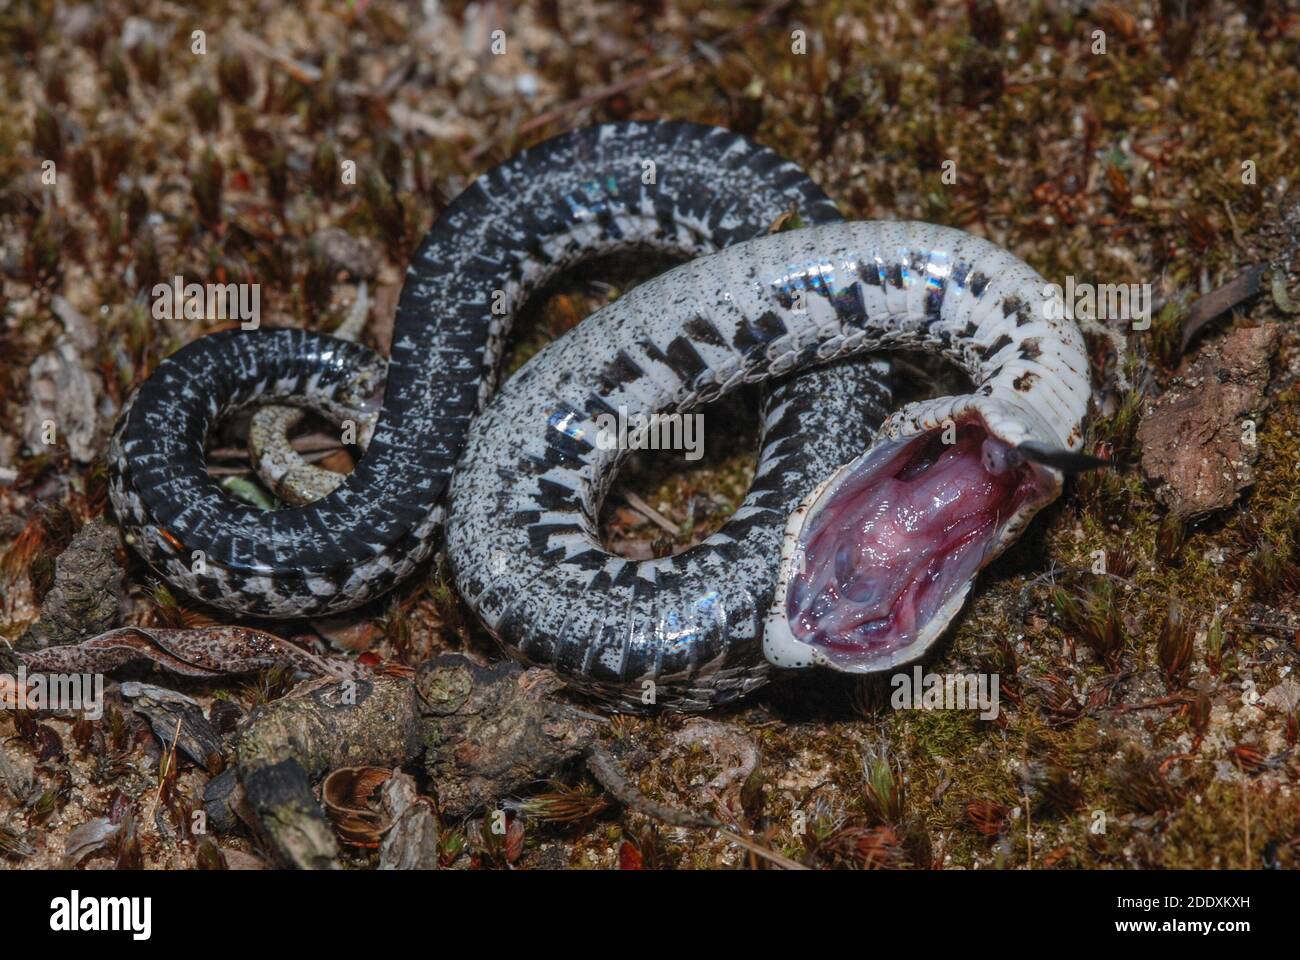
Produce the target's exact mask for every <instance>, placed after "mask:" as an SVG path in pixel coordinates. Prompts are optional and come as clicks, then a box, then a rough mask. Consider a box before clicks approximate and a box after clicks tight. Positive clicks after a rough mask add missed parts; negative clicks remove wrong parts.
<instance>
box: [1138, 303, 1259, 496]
mask: <svg viewBox="0 0 1300 960" xmlns="http://www.w3.org/2000/svg"><path fill="white" fill-rule="evenodd" d="M1277 340H1278V328H1277V326H1276V325H1275V324H1268V325H1265V326H1261V327H1252V328H1246V329H1240V330H1234V331H1232V332H1231V333H1229V334H1227V335H1226V336H1225V337H1224V338H1223V339H1222V340H1221V341H1220V342H1218V343H1215V344H1211V345H1210V346H1207V347H1206V348H1205V349H1204V350H1202V351H1201V352H1200V353H1199V354H1198V355H1197V357H1196V359H1195V360H1194V361H1193V362H1192V363H1191V365H1190V366H1188V367H1186V369H1185V371H1184V372H1183V373H1182V374H1181V375H1180V376H1179V377H1177V378H1176V379H1175V380H1174V381H1173V383H1172V384H1171V385H1170V387H1169V389H1168V390H1166V391H1165V392H1164V393H1163V394H1162V395H1161V396H1160V398H1159V399H1158V400H1156V401H1155V403H1154V404H1151V405H1149V406H1148V408H1147V409H1146V411H1145V412H1144V415H1143V418H1142V422H1141V423H1140V424H1139V425H1138V431H1137V437H1138V440H1139V441H1140V442H1141V444H1142V470H1143V472H1144V473H1145V474H1146V476H1147V478H1148V479H1149V480H1150V481H1152V482H1153V483H1154V484H1155V485H1156V488H1155V493H1156V497H1157V499H1159V500H1160V501H1161V502H1162V503H1163V504H1165V506H1167V507H1168V508H1169V510H1170V511H1171V512H1172V513H1174V514H1175V515H1177V516H1179V517H1182V518H1184V519H1191V518H1193V517H1197V516H1200V515H1203V514H1206V513H1211V512H1213V511H1215V510H1220V509H1222V508H1223V507H1226V506H1228V505H1229V504H1231V503H1232V502H1233V501H1234V500H1236V499H1237V494H1239V493H1240V492H1241V491H1242V490H1244V489H1245V488H1246V487H1249V486H1250V485H1251V484H1252V483H1254V480H1255V476H1254V471H1253V470H1252V464H1253V463H1254V462H1255V459H1256V457H1257V456H1258V454H1259V448H1258V444H1257V443H1256V442H1255V429H1256V427H1257V425H1256V424H1254V423H1253V421H1252V422H1251V423H1247V421H1248V420H1251V418H1252V416H1253V415H1254V414H1257V413H1259V412H1261V411H1262V410H1263V409H1264V407H1265V405H1266V403H1265V398H1264V390H1265V388H1266V387H1267V386H1268V379H1269V359H1270V358H1271V357H1272V355H1273V351H1274V349H1275V348H1276V347H1277Z"/></svg>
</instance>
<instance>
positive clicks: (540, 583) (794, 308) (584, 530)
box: [447, 222, 1091, 709]
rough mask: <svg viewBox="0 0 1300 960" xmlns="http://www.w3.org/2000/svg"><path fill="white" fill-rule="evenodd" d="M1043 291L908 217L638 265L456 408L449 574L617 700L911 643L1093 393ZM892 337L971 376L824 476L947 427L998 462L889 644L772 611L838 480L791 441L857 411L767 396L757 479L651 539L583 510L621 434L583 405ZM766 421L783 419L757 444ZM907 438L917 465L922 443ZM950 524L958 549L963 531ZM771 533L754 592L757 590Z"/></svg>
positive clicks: (667, 404) (507, 627) (604, 480)
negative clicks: (707, 521) (604, 427)
mask: <svg viewBox="0 0 1300 960" xmlns="http://www.w3.org/2000/svg"><path fill="white" fill-rule="evenodd" d="M1044 298H1045V287H1044V281H1043V280H1042V279H1041V278H1040V277H1039V276H1038V275H1037V274H1036V273H1034V271H1033V270H1032V269H1030V268H1029V267H1028V266H1027V265H1026V264H1024V263H1023V262H1022V261H1020V260H1018V259H1016V258H1015V257H1013V256H1012V255H1010V254H1008V253H1006V252H1005V251H1003V250H1001V249H1000V248H998V247H996V246H995V245H993V244H992V243H990V242H988V241H987V240H983V239H980V238H978V237H975V236H972V235H970V234H966V233H963V232H961V231H958V230H954V229H951V228H947V227H940V226H933V225H930V224H923V223H892V222H867V223H839V224H831V225H824V226H818V227H812V228H809V229H807V230H799V231H793V232H789V233H780V234H776V235H773V236H769V237H764V238H761V239H756V240H752V241H750V242H748V243H744V244H741V245H738V246H734V247H730V248H729V249H726V250H723V251H721V252H720V253H717V254H714V255H712V256H708V257H703V258H700V259H697V260H694V261H692V262H691V263H688V264H685V265H683V266H681V267H678V268H676V269H674V270H672V271H670V272H668V273H666V274H663V275H662V276H660V277H657V278H655V279H654V280H651V281H649V282H647V283H645V284H642V285H641V286H639V287H637V288H635V289H634V290H632V291H631V292H630V293H628V294H626V295H625V296H623V297H622V298H621V299H619V300H617V301H616V302H614V303H612V304H610V305H609V306H607V307H605V308H604V309H602V310H600V311H598V312H597V313H595V314H593V315H592V316H591V317H589V318H588V319H587V320H586V321H584V322H583V323H582V324H581V325H580V326H579V327H577V328H575V329H574V330H572V331H570V332H569V333H568V334H567V335H566V336H565V337H563V338H561V339H560V340H558V341H556V342H554V343H552V344H550V345H549V346H548V347H547V348H546V349H544V350H543V351H542V352H541V353H539V354H538V355H537V356H535V357H534V358H533V359H532V360H531V361H530V362H529V363H528V364H526V365H525V366H524V367H523V368H522V369H521V370H520V371H519V372H518V373H517V374H516V375H515V376H514V377H512V378H511V380H510V381H509V382H508V383H506V384H505V385H504V386H503V388H502V390H501V392H500V393H499V394H497V396H496V397H495V398H494V400H493V402H492V403H491V404H490V405H489V407H488V408H487V410H485V411H484V413H483V414H482V416H481V417H479V418H478V419H477V420H476V421H475V423H474V425H473V426H472V427H471V430H470V438H469V442H468V445H467V447H466V451H465V455H464V458H463V460H462V463H461V466H460V468H459V469H458V470H457V472H456V474H455V475H454V476H453V479H452V485H451V494H450V500H449V510H450V519H449V523H448V532H447V552H448V556H449V558H450V560H451V563H452V566H453V567H454V569H455V573H456V583H457V587H458V588H459V590H460V591H461V593H462V595H463V596H464V598H465V599H466V600H467V601H468V602H469V604H470V605H471V606H472V607H473V608H474V609H475V610H476V611H477V613H478V614H479V616H480V617H481V618H482V620H483V622H484V623H485V624H486V625H487V626H488V628H489V629H490V630H491V631H492V632H493V633H494V634H496V635H497V636H498V637H499V638H500V639H501V640H502V641H503V642H505V643H507V644H510V645H511V646H514V647H517V648H518V649H519V650H520V651H521V652H522V653H523V654H524V655H525V656H526V657H527V658H529V659H530V660H534V661H539V662H544V663H549V664H553V665H554V666H555V668H556V669H557V670H558V671H560V672H561V673H563V674H565V675H567V676H570V677H573V678H576V679H575V682H577V683H578V684H579V685H585V686H586V687H587V688H588V689H589V690H590V691H591V692H592V693H594V694H595V695H597V696H599V697H602V698H604V699H607V700H614V701H616V702H617V701H620V700H624V701H625V700H626V699H627V698H629V697H631V698H635V696H636V695H637V694H639V693H641V692H643V691H645V690H647V689H649V690H652V692H653V695H654V697H655V699H656V702H658V703H661V704H662V703H665V702H667V703H669V704H671V705H673V706H677V707H682V708H686V709H689V708H694V707H701V706H708V705H711V704H714V703H717V702H720V701H723V700H726V699H728V698H731V697H734V696H737V695H739V694H742V693H744V692H745V691H747V690H749V689H752V688H753V687H754V686H756V685H758V684H760V683H762V682H763V680H764V678H765V676H766V672H767V668H768V661H770V662H771V663H774V664H777V665H780V666H787V667H800V666H807V665H809V664H810V663H822V664H825V665H828V666H837V667H839V668H841V669H850V670H853V669H864V670H868V669H869V670H878V669H884V668H888V667H890V666H893V665H896V664H897V663H901V662H904V661H906V660H908V659H914V658H915V657H916V656H917V655H918V654H919V653H920V652H922V651H924V649H925V648H927V647H928V646H929V645H930V644H931V643H932V642H933V640H934V639H935V638H936V637H937V636H938V634H939V633H941V632H942V630H943V628H944V627H945V626H946V625H947V624H948V623H949V621H951V619H952V617H953V616H954V615H955V613H956V611H957V609H958V608H959V607H960V605H961V602H962V600H963V598H964V597H965V595H966V592H967V591H968V590H969V587H970V581H971V577H972V576H973V573H974V572H975V570H977V569H978V568H979V566H982V565H983V564H985V563H987V562H988V561H989V560H990V559H992V557H994V556H996V555H997V553H998V552H1000V550H1001V549H1002V548H1003V547H1004V546H1005V545H1006V544H1007V543H1009V542H1010V541H1011V540H1012V539H1014V537H1015V536H1016V535H1017V534H1018V533H1019V531H1020V530H1021V529H1022V528H1023V526H1024V524H1025V523H1027V522H1028V520H1029V519H1030V517H1032V516H1033V514H1034V513H1035V512H1036V511H1037V510H1038V509H1039V508H1041V507H1042V506H1043V505H1044V504H1045V503H1046V502H1048V501H1050V500H1051V499H1053V498H1054V497H1055V496H1056V495H1057V493H1059V490H1060V486H1061V482H1062V475H1061V473H1060V472H1059V471H1058V470H1056V469H1054V468H1053V467H1049V466H1044V465H1041V464H1037V463H1030V462H1028V461H1026V460H1025V459H1024V458H1023V457H1022V456H1021V455H1020V454H1019V453H1018V452H1017V451H1020V450H1033V449H1039V448H1048V449H1054V450H1065V451H1073V450H1078V449H1079V447H1080V446H1081V445H1082V439H1083V435H1082V427H1081V424H1082V419H1083V416H1084V414H1085V411H1086V407H1087V403H1088V399H1089V395H1090V392H1091V391H1090V386H1089V372H1088V365H1087V358H1086V355H1085V352H1084V346H1083V341H1082V337H1081V336H1080V334H1079V331H1078V330H1077V328H1076V327H1075V326H1074V324H1073V322H1072V321H1069V320H1064V319H1060V318H1059V315H1060V313H1061V311H1059V310H1052V309H1045V306H1047V307H1050V306H1051V305H1050V304H1047V303H1045V299H1044ZM900 348H904V349H914V350H924V351H930V352H939V353H942V354H944V355H946V356H948V357H950V358H951V359H952V360H954V361H955V362H956V363H957V364H959V365H960V366H961V367H962V368H964V369H965V370H966V371H967V372H968V373H969V375H970V376H971V378H972V379H973V380H974V382H975V385H976V389H975V392H974V393H973V394H971V395H969V396H964V397H947V398H940V399H935V400H927V401H923V402H920V403H916V404H912V405H909V406H907V407H905V408H904V409H902V410H900V411H898V412H896V413H894V414H893V415H892V416H891V417H890V418H889V420H888V421H887V422H886V424H885V426H884V428H883V430H882V431H881V436H880V439H879V440H878V441H877V443H876V445H875V446H874V447H873V448H872V452H869V453H867V454H865V455H864V459H863V460H862V461H859V462H857V463H851V464H848V465H847V466H846V467H844V468H843V470H842V471H841V474H837V476H841V475H842V474H844V473H846V472H847V473H848V474H852V473H853V472H854V470H855V469H859V467H860V464H861V463H862V462H868V463H869V464H870V463H872V462H874V461H871V458H872V456H873V455H874V456H875V457H876V459H877V460H879V458H880V456H881V454H880V451H887V452H890V456H893V455H894V454H893V452H892V451H896V450H902V449H903V448H904V447H905V446H906V445H907V444H908V443H913V442H914V441H915V438H920V437H924V436H926V435H927V434H929V433H931V432H934V431H940V432H942V431H943V430H944V429H945V428H950V429H951V430H952V431H953V437H954V441H955V443H954V450H960V449H962V444H963V443H966V444H967V445H968V446H970V447H971V449H972V451H973V464H974V466H973V468H971V469H974V470H980V469H982V468H981V466H980V465H981V452H982V453H983V458H984V462H985V463H987V462H989V461H990V458H992V459H994V460H996V461H997V463H996V464H995V465H994V467H993V470H994V473H989V474H987V475H986V477H993V476H995V475H1006V476H1011V477H1013V479H1014V481H1015V482H1014V483H1013V484H1011V485H1010V486H1007V487H1005V488H1002V492H1003V493H1005V494H1006V499H1007V502H1006V505H1005V507H1006V509H1005V513H1001V514H999V515H997V516H995V517H992V518H990V522H986V523H983V524H982V526H981V531H979V532H982V534H983V535H984V540H981V541H980V542H979V551H978V554H977V555H974V556H973V559H972V560H967V559H966V557H965V556H963V557H962V558H961V564H962V565H964V568H963V572H964V574H965V575H964V576H962V577H960V578H959V580H958V581H957V582H955V583H954V585H953V589H952V590H951V591H949V592H946V593H944V594H943V595H942V596H936V597H935V598H934V599H935V609H934V610H933V612H932V613H931V615H930V616H929V618H928V620H927V622H926V623H925V624H923V625H920V626H919V628H918V629H917V631H916V632H915V635H912V636H910V637H909V638H908V643H907V644H906V645H905V646H906V649H889V650H883V651H881V652H880V655H879V656H876V655H874V654H873V655H871V656H867V657H864V658H860V661H859V662H858V663H856V664H845V663H843V662H840V660H839V658H837V657H836V656H834V655H828V654H826V653H825V652H824V651H823V650H822V649H821V648H820V647H819V646H818V644H816V643H809V642H806V638H805V639H801V638H799V637H797V636H795V635H794V632H793V631H792V629H791V628H790V626H789V624H788V622H787V620H788V618H789V616H790V614H791V612H792V611H791V608H790V607H789V606H788V604H789V603H790V602H791V601H790V599H789V597H788V596H787V592H786V591H787V588H788V587H789V585H790V583H791V581H792V579H793V578H795V577H796V574H797V572H798V571H797V568H798V566H799V564H798V557H797V554H798V553H799V549H798V540H799V535H800V532H801V530H802V528H803V525H804V523H805V521H806V519H807V517H808V515H809V514H810V512H811V511H812V508H813V507H814V506H815V505H816V501H817V499H818V498H819V497H820V496H821V495H822V494H823V493H824V492H825V490H826V488H827V485H828V484H833V482H834V481H827V482H826V483H823V484H822V486H821V487H819V488H818V490H816V491H814V492H813V493H812V494H809V495H808V497H807V498H805V494H807V493H808V488H807V486H806V485H804V481H805V480H806V476H805V475H804V474H801V473H800V464H801V461H802V459H803V457H804V449H803V445H804V444H806V443H810V442H812V441H814V440H815V439H816V438H819V437H821V436H824V435H834V434H837V433H843V432H846V431H849V430H853V429H856V428H857V427H858V426H859V425H856V424H851V423H846V422H845V421H843V420H840V419H837V418H835V417H833V416H832V417H825V416H822V412H821V411H819V410H818V409H817V408H816V404H815V403H814V404H810V405H809V406H808V407H805V408H804V409H803V410H801V411H798V412H792V411H789V410H787V409H783V408H782V407H780V406H778V407H776V408H775V409H773V410H771V411H769V413H768V418H767V426H768V427H769V433H768V435H767V446H766V448H765V450H764V455H763V458H762V460H761V461H760V465H759V468H758V476H757V478H756V481H755V489H754V493H752V494H751V497H750V499H749V500H747V501H746V503H745V505H744V506H742V507H741V508H740V510H738V511H737V513H736V515H735V516H734V518H733V520H732V522H731V524H729V525H728V526H726V527H724V528H723V529H721V530H720V531H718V532H717V533H716V534H714V535H713V536H711V537H709V538H708V539H707V540H705V541H704V542H703V543H701V544H699V545H698V546H696V547H694V548H692V549H688V550H686V551H684V552H682V553H679V554H677V555H675V556H670V557H664V558H662V559H655V560H645V561H633V560H628V559H624V558H622V557H618V556H614V555H612V554H610V553H609V552H608V551H607V550H605V549H604V548H602V546H601V544H600V541H599V539H598V537H597V530H596V518H597V516H598V513H599V509H600V503H601V499H602V497H603V495H604V494H605V492H606V489H607V487H608V484H609V480H610V477H611V476H612V474H613V471H614V469H615V467H616V464H617V462H618V460H619V457H620V455H621V451H619V450H617V449H607V445H605V444H602V443H599V442H597V435H598V431H599V420H598V418H599V416H600V415H601V414H602V413H608V412H609V411H611V410H618V409H620V408H621V409H623V410H626V411H629V412H630V415H638V414H639V415H648V414H650V413H654V412H662V411H673V410H685V409H689V408H691V407H694V406H696V405H698V404H700V403H703V402H706V401H709V400H712V399H715V398H717V397H719V396H721V395H722V394H724V393H726V392H728V391H730V390H732V389H734V388H736V387H738V386H740V385H741V384H743V383H747V382H758V381H764V380H767V379H769V378H772V377H776V376H780V375H782V374H785V373H788V372H790V371H792V370H798V369H802V368H804V367H806V366H810V365H813V364H817V363H820V362H825V361H828V360H833V359H835V358H838V357H844V356H848V355H851V354H856V353H861V352H864V351H873V350H884V349H900ZM792 416H793V417H796V418H797V420H796V422H789V419H788V418H789V417H792ZM778 425H779V426H780V427H781V428H782V433H783V434H784V438H783V439H782V440H780V441H776V442H774V438H773V434H772V432H771V429H772V428H773V427H775V426H778ZM722 429H726V427H725V426H724V427H723V428H722ZM972 431H978V433H976V434H973V435H972V439H971V440H970V441H969V442H967V441H963V440H960V439H959V438H960V437H961V436H964V435H965V434H966V433H971V432H972ZM916 442H919V441H916ZM981 444H982V448H981ZM942 455H943V454H942V453H940V454H939V455H937V456H938V457H942ZM913 456H914V460H915V462H910V463H909V464H908V465H907V469H909V470H911V471H912V472H913V474H916V473H919V472H920V471H922V470H923V468H924V466H925V464H921V465H919V466H918V465H917V464H918V463H920V456H921V455H920V454H919V453H918V454H915V455H913ZM1012 468H1014V469H1018V470H1021V471H1023V473H1022V474H1010V473H1007V471H1008V470H1009V469H1012ZM900 469H901V468H900ZM963 469H965V468H963ZM969 472H970V470H969V469H968V470H967V473H969ZM904 479H908V477H904ZM990 489H994V488H990ZM801 500H802V501H804V503H803V505H802V506H798V507H797V509H793V508H795V506H796V505H797V504H799V502H800V501H801ZM787 517H791V520H790V524H789V526H790V529H789V531H787V536H786V538H785V540H784V544H783V541H782V533H781V528H783V527H785V526H786V525H787ZM963 537H965V538H966V539H963V540H962V542H961V543H960V544H955V546H954V550H956V549H957V548H958V547H966V546H967V545H968V544H969V543H970V542H971V538H970V537H969V536H967V535H966V534H965V533H963ZM778 554H783V561H782V571H781V577H780V586H779V587H778V590H777V591H776V595H775V597H774V596H773V594H772V593H771V592H770V591H769V590H767V589H766V587H767V584H768V583H769V582H770V575H769V571H770V569H771V564H772V562H773V558H774V557H776V556H777V555H778ZM503 558H508V562H504V561H503ZM965 568H969V569H968V570H966V569H965ZM932 573H933V571H932ZM934 575H935V576H937V575H938V574H937V573H934ZM760 641H764V642H763V644H762V645H765V646H766V652H767V655H768V656H767V661H765V660H764V659H763V658H762V657H761V656H760V654H759V649H760V645H761V644H760ZM649 682H653V684H651V683H649ZM630 706H633V707H634V706H635V703H633V704H630Z"/></svg>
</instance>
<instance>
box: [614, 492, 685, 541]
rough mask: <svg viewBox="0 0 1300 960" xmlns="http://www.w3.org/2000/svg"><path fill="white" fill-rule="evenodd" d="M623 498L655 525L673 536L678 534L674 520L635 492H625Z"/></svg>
mask: <svg viewBox="0 0 1300 960" xmlns="http://www.w3.org/2000/svg"><path fill="white" fill-rule="evenodd" d="M623 499H624V500H626V501H627V503H628V506H630V507H631V508H632V509H633V510H635V511H636V512H637V513H639V514H641V516H643V517H645V518H646V519H647V520H649V521H651V522H652V523H654V525H655V526H657V527H659V528H660V529H661V530H663V531H664V532H666V533H668V534H670V535H671V536H674V537H675V536H677V528H676V527H675V526H673V523H672V521H671V520H669V519H668V518H667V517H665V516H664V515H663V514H662V513H660V512H659V511H658V510H656V509H655V508H654V507H652V506H650V504H648V503H646V502H645V501H644V500H642V499H641V498H640V497H638V496H637V495H636V494H635V493H632V492H630V491H629V492H626V493H624V494H623Z"/></svg>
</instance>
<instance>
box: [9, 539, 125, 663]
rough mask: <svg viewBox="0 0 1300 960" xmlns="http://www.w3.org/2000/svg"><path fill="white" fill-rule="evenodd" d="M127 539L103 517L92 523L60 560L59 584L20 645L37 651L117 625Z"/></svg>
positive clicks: (56, 563)
mask: <svg viewBox="0 0 1300 960" xmlns="http://www.w3.org/2000/svg"><path fill="white" fill-rule="evenodd" d="M121 542H122V537H121V534H120V533H118V530H117V528H116V527H114V526H113V525H112V524H110V523H108V522H107V521H106V520H104V519H103V518H102V517H98V518H96V519H94V520H92V521H90V523H88V524H86V525H85V526H84V527H82V528H81V530H80V531H78V532H77V535H76V536H74V537H73V538H72V542H71V543H70V544H68V548H67V549H66V550H64V551H63V552H62V553H61V554H59V556H58V558H57V559H56V560H55V561H54V586H53V587H52V588H51V589H50V592H49V593H47V594H46V595H45V599H44V600H43V601H42V602H41V613H40V616H39V617H38V618H37V620H36V622H35V623H33V624H32V625H31V626H30V627H28V628H27V630H26V631H24V632H23V634H22V636H21V637H19V638H18V643H17V644H16V647H17V649H19V650H32V649H39V648H42V647H49V646H53V645H60V644H68V643H73V642H75V641H76V640H79V639H80V638H82V637H84V636H87V635H88V634H92V635H93V634H97V633H101V632H102V631H105V630H108V629H109V628H111V627H112V626H113V624H115V623H117V620H118V617H119V616H120V614H121V610H120V608H121V604H122V565H121V564H120V563H118V561H117V554H118V550H119V548H120V546H121Z"/></svg>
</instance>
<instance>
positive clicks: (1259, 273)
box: [1180, 263, 1267, 350]
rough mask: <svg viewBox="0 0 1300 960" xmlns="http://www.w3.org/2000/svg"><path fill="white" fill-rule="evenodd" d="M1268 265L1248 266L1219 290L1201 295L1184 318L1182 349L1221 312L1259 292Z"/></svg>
mask: <svg viewBox="0 0 1300 960" xmlns="http://www.w3.org/2000/svg"><path fill="white" fill-rule="evenodd" d="M1266 266H1267V265H1266V264H1263V263H1257V264H1255V265H1254V266H1253V267H1247V268H1246V269H1245V270H1243V271H1242V272H1241V273H1239V274H1237V275H1236V276H1235V277H1233V278H1232V279H1231V280H1229V281H1228V282H1227V283H1225V284H1224V285H1223V286H1221V287H1219V289H1217V290H1212V291H1210V292H1209V293H1207V294H1206V295H1205V296H1203V297H1201V298H1200V299H1199V300H1197V301H1196V302H1195V303H1194V304H1192V306H1191V308H1190V309H1189V310H1188V311H1187V317H1186V318H1185V319H1184V320H1183V343H1182V347H1181V348H1180V349H1182V350H1186V349H1187V345H1188V344H1189V343H1191V342H1192V338H1193V337H1194V336H1196V334H1197V333H1199V332H1200V330H1201V328H1202V327H1204V326H1205V325H1206V324H1207V323H1209V322H1210V321H1211V320H1213V319H1214V318H1215V317H1217V316H1219V314H1221V313H1224V312H1226V311H1228V310H1231V309H1232V308H1233V307H1235V306H1237V304H1239V303H1241V302H1242V301H1244V300H1246V299H1247V298H1249V297H1253V296H1254V295H1255V294H1257V293H1259V289H1260V280H1261V279H1262V278H1263V276H1264V269H1265V267H1266Z"/></svg>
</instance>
